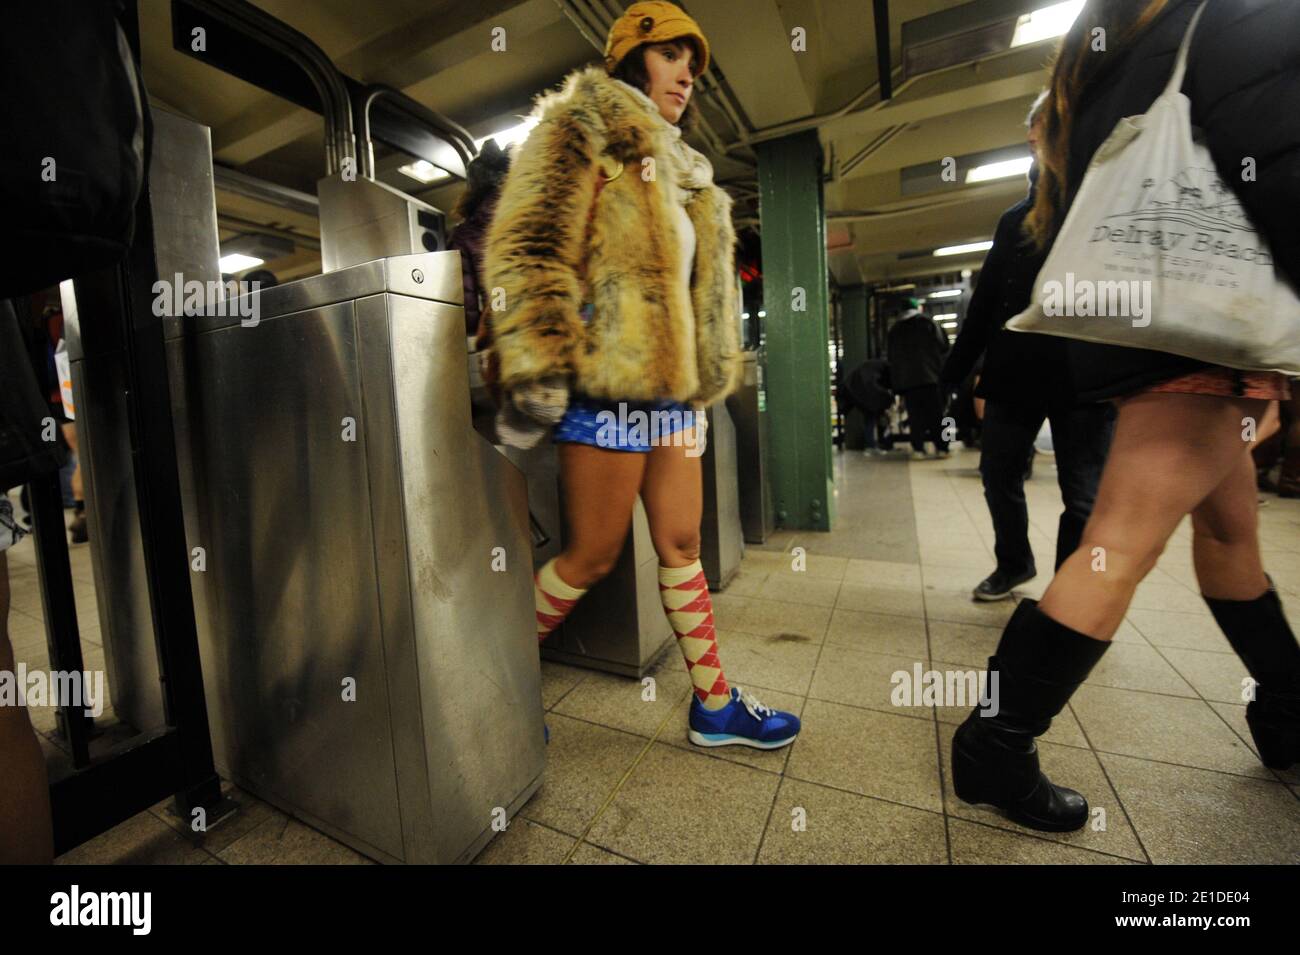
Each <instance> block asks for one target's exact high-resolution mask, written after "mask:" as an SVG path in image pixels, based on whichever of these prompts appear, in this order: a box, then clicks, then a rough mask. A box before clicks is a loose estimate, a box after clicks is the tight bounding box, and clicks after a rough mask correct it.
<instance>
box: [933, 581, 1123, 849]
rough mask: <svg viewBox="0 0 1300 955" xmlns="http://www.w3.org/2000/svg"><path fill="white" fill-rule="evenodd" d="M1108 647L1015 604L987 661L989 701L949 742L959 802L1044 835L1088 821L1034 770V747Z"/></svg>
mask: <svg viewBox="0 0 1300 955" xmlns="http://www.w3.org/2000/svg"><path fill="white" fill-rule="evenodd" d="M1109 646H1110V642H1109V641H1107V640H1094V639H1093V638H1092V637H1089V636H1087V635H1085V634H1082V633H1079V632H1078V631H1077V630H1072V629H1070V628H1069V627H1067V626H1065V625H1064V624H1061V623H1058V622H1057V621H1055V620H1053V619H1052V618H1051V617H1049V616H1047V615H1046V614H1045V613H1043V612H1042V611H1041V610H1039V609H1038V601H1036V600H1022V601H1020V604H1019V606H1017V607H1016V611H1015V613H1014V614H1013V615H1012V617H1011V620H1010V621H1009V622H1008V623H1007V626H1006V629H1005V630H1004V631H1002V639H1001V641H999V643H998V650H997V655H996V656H993V657H990V658H989V683H988V690H987V693H986V697H987V698H986V699H985V700H982V701H981V705H980V706H979V707H977V708H976V709H975V711H974V712H972V713H971V715H970V716H969V717H967V719H966V722H965V723H963V724H962V725H961V726H960V727H958V728H957V735H956V736H954V737H953V741H952V781H953V788H954V789H955V790H956V792H957V796H958V798H959V799H961V800H963V801H965V802H969V803H991V804H992V805H994V806H997V807H998V808H999V809H1001V810H1002V811H1003V812H1005V813H1006V814H1007V815H1008V816H1009V817H1010V818H1011V819H1012V820H1014V821H1015V822H1018V823H1020V824H1021V825H1023V826H1028V827H1030V828H1031V829H1040V830H1043V831H1045V832H1069V831H1071V830H1074V829H1079V828H1081V827H1082V826H1083V825H1084V823H1086V822H1087V821H1088V801H1087V800H1086V799H1084V798H1083V796H1081V795H1080V794H1079V793H1077V792H1075V791H1074V790H1073V789H1066V788H1064V787H1063V786H1055V785H1053V784H1052V782H1051V781H1050V780H1049V779H1048V778H1047V777H1046V776H1045V775H1043V772H1042V770H1040V769H1039V767H1038V746H1037V744H1036V743H1035V742H1034V739H1035V737H1038V736H1041V735H1042V734H1043V733H1046V732H1047V730H1048V727H1050V726H1051V725H1052V718H1053V717H1054V716H1056V715H1057V714H1058V713H1060V712H1061V710H1062V708H1064V706H1065V704H1066V703H1067V702H1068V701H1069V699H1070V696H1071V695H1072V694H1073V693H1074V691H1075V690H1076V689H1077V688H1078V686H1079V684H1080V683H1082V682H1083V681H1084V680H1085V679H1086V678H1087V676H1088V674H1089V673H1090V672H1091V671H1092V668H1093V666H1095V665H1096V663H1097V661H1098V660H1100V659H1101V655H1102V654H1103V653H1105V652H1106V649H1107V648H1108V647H1109ZM995 673H996V674H997V677H996V679H997V683H996V688H995V684H994V674H995Z"/></svg>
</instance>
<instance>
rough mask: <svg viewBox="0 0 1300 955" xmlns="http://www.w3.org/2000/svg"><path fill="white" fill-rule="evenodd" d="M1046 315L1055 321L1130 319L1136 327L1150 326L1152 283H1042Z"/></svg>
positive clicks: (1070, 276)
mask: <svg viewBox="0 0 1300 955" xmlns="http://www.w3.org/2000/svg"><path fill="white" fill-rule="evenodd" d="M1043 314H1045V315H1050V316H1051V317H1053V318H1059V317H1061V316H1065V317H1067V318H1075V317H1080V318H1129V319H1132V321H1133V327H1134V328H1145V327H1146V326H1148V325H1150V324H1151V283H1150V282H1147V281H1139V280H1137V279H1131V280H1128V281H1116V282H1094V281H1092V280H1091V279H1080V280H1078V281H1076V280H1075V277H1074V273H1073V272H1066V273H1065V281H1064V282H1063V283H1062V282H1058V281H1056V280H1055V279H1052V280H1050V281H1047V282H1044V283H1043Z"/></svg>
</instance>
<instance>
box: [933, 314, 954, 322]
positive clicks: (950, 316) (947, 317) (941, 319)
mask: <svg viewBox="0 0 1300 955" xmlns="http://www.w3.org/2000/svg"><path fill="white" fill-rule="evenodd" d="M934 320H935V321H936V322H947V321H954V322H955V321H957V313H956V312H944V313H943V314H942V315H936V316H934Z"/></svg>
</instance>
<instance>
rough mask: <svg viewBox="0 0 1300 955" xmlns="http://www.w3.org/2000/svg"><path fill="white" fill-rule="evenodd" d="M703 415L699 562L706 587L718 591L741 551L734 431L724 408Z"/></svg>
mask: <svg viewBox="0 0 1300 955" xmlns="http://www.w3.org/2000/svg"><path fill="white" fill-rule="evenodd" d="M707 413H708V420H709V431H708V442H707V444H706V445H705V450H704V456H703V458H701V461H700V464H701V470H702V471H703V479H704V515H703V520H702V521H701V522H700V563H701V564H702V565H703V567H704V579H705V580H707V581H708V582H709V587H710V588H712V589H713V590H722V589H724V588H725V587H726V586H727V584H729V583H731V578H732V577H734V576H736V572H737V571H738V570H740V560H741V558H742V557H743V556H744V552H745V540H744V532H743V531H742V529H741V526H740V486H739V481H738V476H737V473H736V467H737V460H736V428H735V425H733V424H732V423H731V415H730V414H728V413H727V408H726V405H724V404H716V405H713V406H712V407H711V408H709V409H708V412H707Z"/></svg>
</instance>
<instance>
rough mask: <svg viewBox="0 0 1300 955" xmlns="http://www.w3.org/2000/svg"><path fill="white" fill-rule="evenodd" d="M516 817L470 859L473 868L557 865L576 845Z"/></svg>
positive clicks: (568, 837) (544, 828)
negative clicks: (476, 866) (474, 866)
mask: <svg viewBox="0 0 1300 955" xmlns="http://www.w3.org/2000/svg"><path fill="white" fill-rule="evenodd" d="M577 841H578V840H576V839H575V838H573V836H566V835H564V834H563V833H559V832H556V831H555V830H554V829H547V828H546V827H545V826H539V825H537V823H535V822H530V821H529V820H527V819H524V818H522V817H520V816H516V817H515V818H514V819H512V820H510V824H509V825H508V826H506V828H505V831H504V832H499V833H497V834H496V836H494V837H493V839H492V841H491V842H489V843H488V844H487V846H485V847H484V849H483V851H482V852H480V853H479V854H478V856H477V857H476V858H475V859H474V864H475V865H559V864H560V863H561V862H563V861H564V859H565V856H567V855H568V854H569V850H570V849H572V848H573V845H574V843H575V842H577Z"/></svg>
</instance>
